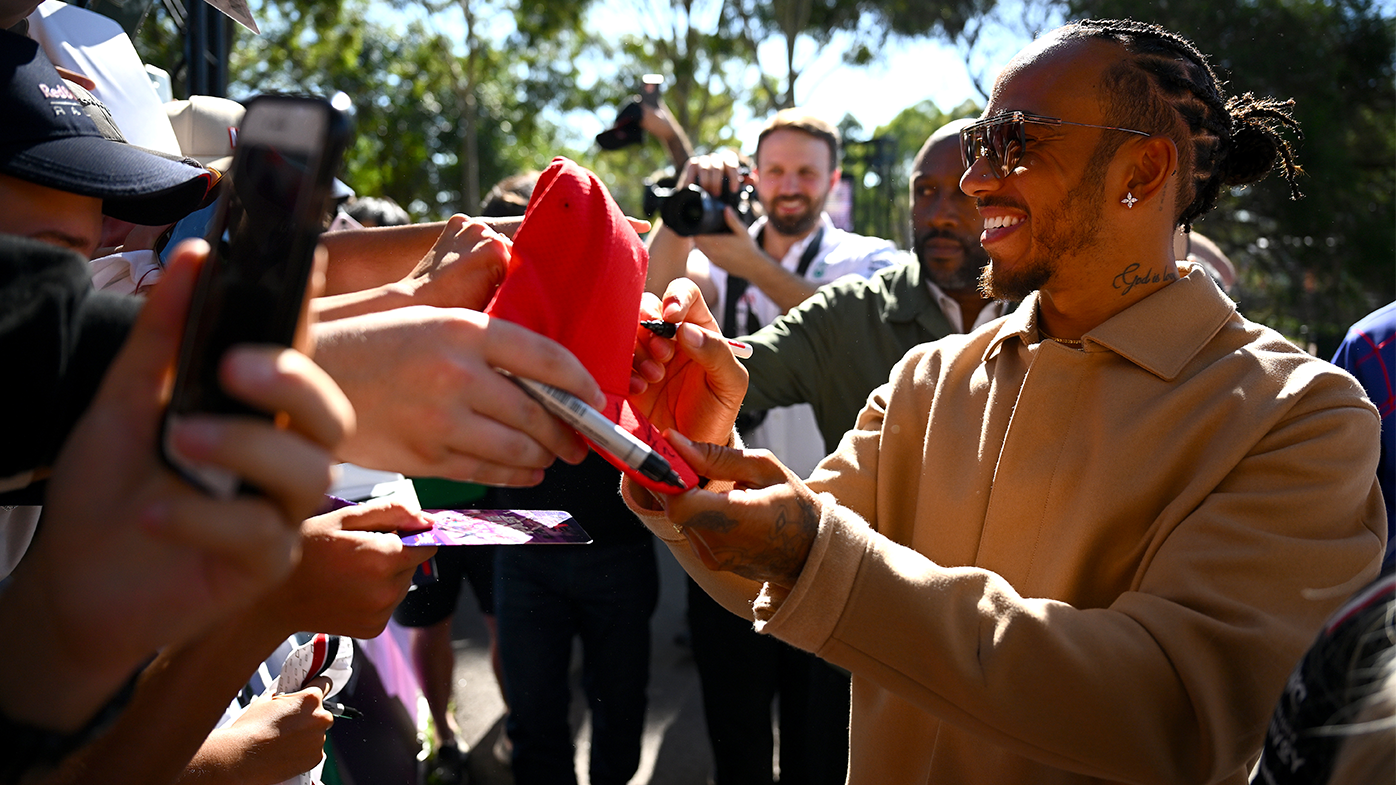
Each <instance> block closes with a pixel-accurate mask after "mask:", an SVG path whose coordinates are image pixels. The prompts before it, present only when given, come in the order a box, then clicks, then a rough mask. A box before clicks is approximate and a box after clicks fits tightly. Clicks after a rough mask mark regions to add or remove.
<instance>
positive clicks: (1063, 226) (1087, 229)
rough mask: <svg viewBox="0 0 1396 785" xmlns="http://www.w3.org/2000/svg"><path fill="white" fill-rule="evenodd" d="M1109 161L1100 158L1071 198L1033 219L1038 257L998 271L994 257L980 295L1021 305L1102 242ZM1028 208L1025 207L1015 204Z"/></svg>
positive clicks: (981, 280) (990, 201) (985, 201)
mask: <svg viewBox="0 0 1396 785" xmlns="http://www.w3.org/2000/svg"><path fill="white" fill-rule="evenodd" d="M1108 166H1109V158H1108V156H1094V157H1093V158H1092V161H1091V164H1090V165H1089V166H1088V167H1087V168H1086V171H1085V172H1083V173H1082V174H1081V178H1080V179H1079V180H1077V181H1076V185H1075V186H1073V187H1072V188H1071V189H1070V192H1069V193H1070V196H1068V197H1067V198H1066V200H1065V201H1064V202H1062V203H1061V205H1060V206H1058V207H1055V208H1051V209H1047V210H1043V211H1042V214H1041V216H1040V217H1038V218H1033V219H1032V220H1031V226H1032V230H1033V232H1034V234H1033V249H1034V250H1033V252H1032V253H1031V254H1030V255H1029V256H1028V257H1027V258H1026V259H1023V260H1021V261H1019V262H1018V263H1016V264H1014V265H1013V267H1012V268H1011V269H1007V270H998V269H995V267H994V259H993V254H992V253H990V254H989V264H988V265H987V266H986V267H985V268H984V271H983V273H982V274H981V275H980V277H979V292H980V294H982V295H984V297H986V298H989V299H993V300H1009V301H1012V302H1021V301H1023V300H1024V299H1026V298H1027V296H1028V295H1029V294H1032V293H1033V292H1035V291H1037V290H1039V289H1041V288H1042V287H1044V286H1046V285H1047V284H1048V283H1049V282H1050V281H1051V280H1052V278H1053V276H1055V275H1056V273H1057V268H1058V265H1060V264H1061V263H1062V260H1063V259H1069V258H1070V257H1072V256H1074V255H1077V254H1079V253H1081V252H1082V251H1085V250H1087V249H1089V248H1091V247H1092V246H1093V245H1095V243H1096V238H1097V236H1098V235H1099V233H1100V223H1101V218H1102V216H1103V214H1104V212H1105V170H1106V168H1107V167H1108ZM979 203H980V204H981V205H985V206H987V205H992V204H996V203H997V204H1010V202H1009V201H1008V200H995V198H994V197H992V196H990V197H987V198H985V199H981V200H979ZM1014 206H1016V207H1018V208H1019V209H1022V206H1021V205H1014Z"/></svg>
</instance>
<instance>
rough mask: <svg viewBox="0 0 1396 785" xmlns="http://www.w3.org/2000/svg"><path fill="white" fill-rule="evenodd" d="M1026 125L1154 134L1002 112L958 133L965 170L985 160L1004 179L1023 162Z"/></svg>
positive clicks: (995, 174) (1025, 113)
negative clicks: (1034, 124) (1067, 126)
mask: <svg viewBox="0 0 1396 785" xmlns="http://www.w3.org/2000/svg"><path fill="white" fill-rule="evenodd" d="M1028 123H1036V124H1038V125H1076V126H1080V127H1082V128H1100V129H1103V130H1106V131H1124V132H1125V133H1129V134H1139V135H1140V136H1153V134H1150V133H1147V132H1145V131H1136V130H1134V129H1133V128H1117V127H1115V126H1113V125H1092V124H1090V123H1073V122H1071V121H1070V120H1062V119H1059V118H1056V117H1042V116H1040V115H1035V114H1028V113H1027V112H1003V113H1002V114H996V115H994V116H993V117H990V118H989V119H987V120H980V121H979V122H977V123H975V124H974V125H971V126H969V127H968V128H965V129H964V130H963V131H961V132H960V160H961V161H963V162H964V165H965V169H969V168H970V167H971V166H973V165H974V162H975V161H978V160H979V159H980V158H982V157H988V159H989V164H990V169H991V170H992V171H993V173H994V177H996V178H999V179H1002V178H1004V177H1007V176H1008V173H1009V172H1011V171H1013V170H1014V168H1016V167H1017V166H1018V162H1019V161H1021V160H1023V150H1024V148H1025V147H1026V146H1027V131H1026V130H1025V128H1024V126H1026V125H1027V124H1028Z"/></svg>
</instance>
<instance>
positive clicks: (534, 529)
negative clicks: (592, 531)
mask: <svg viewBox="0 0 1396 785" xmlns="http://www.w3.org/2000/svg"><path fill="white" fill-rule="evenodd" d="M422 512H423V513H424V514H426V516H427V517H428V518H431V519H432V522H433V523H434V524H435V526H434V527H433V528H431V529H428V530H427V531H422V532H414V533H412V534H406V535H403V538H402V544H403V545H570V544H585V543H589V542H591V535H589V534H587V533H586V531H585V530H583V529H582V527H581V525H580V524H578V523H577V522H576V521H575V520H573V518H572V516H571V515H570V514H568V513H566V512H563V511H561V510H423V511H422Z"/></svg>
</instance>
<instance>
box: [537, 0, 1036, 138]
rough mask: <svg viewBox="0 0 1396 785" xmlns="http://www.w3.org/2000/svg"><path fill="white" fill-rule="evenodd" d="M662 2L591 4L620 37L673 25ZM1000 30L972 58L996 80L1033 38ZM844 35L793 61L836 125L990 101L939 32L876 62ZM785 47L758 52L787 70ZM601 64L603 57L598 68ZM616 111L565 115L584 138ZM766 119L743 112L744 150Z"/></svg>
mask: <svg viewBox="0 0 1396 785" xmlns="http://www.w3.org/2000/svg"><path fill="white" fill-rule="evenodd" d="M663 5H664V4H645V3H641V4H639V5H634V4H631V3H627V2H622V1H621V0H609V1H608V2H602V3H598V4H596V5H595V6H593V10H592V12H591V13H590V15H589V19H588V23H589V25H590V26H591V28H592V29H596V30H613V31H615V32H616V34H617V36H619V35H624V34H634V33H641V32H643V30H645V29H646V28H647V27H648V28H649V29H654V28H655V27H657V26H660V25H665V24H672V20H670V19H664V18H661V17H660V16H658V15H659V14H661V13H662V12H656V11H653V10H651V9H654V8H657V7H661V6H663ZM1003 5H1004V6H1005V7H1007V6H1010V5H1013V3H1012V2H1011V0H1010V2H1006V3H1003ZM646 6H648V8H646ZM695 7H697V8H699V9H700V10H699V11H698V12H697V16H698V18H697V20H696V22H695V25H696V26H697V27H699V28H700V29H712V27H714V26H715V20H705V19H703V18H702V13H703V10H702V9H704V8H708V9H712V11H714V12H715V10H716V8H717V4H716V3H708V4H704V3H701V2H699V3H695ZM995 33H996V34H995V35H993V36H986V37H987V38H991V39H992V45H987V46H981V47H980V48H979V50H978V51H976V53H975V57H974V63H973V65H974V67H975V69H976V70H977V71H978V72H981V73H983V74H984V75H985V77H986V79H988V80H990V81H991V80H992V74H993V72H994V70H996V69H997V68H999V67H1001V66H1002V65H1003V64H1005V63H1006V62H1007V61H1008V59H1009V58H1010V57H1011V56H1012V55H1013V54H1014V53H1015V52H1017V51H1018V50H1019V49H1021V48H1022V47H1023V45H1024V44H1026V43H1027V42H1028V36H1027V35H1026V34H1025V33H1014V32H1008V31H1006V30H1004V29H1001V28H995ZM846 40H847V39H844V38H837V37H836V38H835V40H834V42H833V43H832V44H831V45H830V46H829V47H827V48H826V49H825V50H824V51H822V52H821V51H817V47H816V45H815V43H814V42H813V41H812V40H811V39H809V38H805V37H802V38H800V39H798V41H797V44H796V51H795V62H796V67H797V69H799V70H800V71H801V75H800V77H799V79H798V80H797V81H796V90H795V100H796V103H797V105H799V106H802V107H804V108H806V109H808V110H809V111H810V112H811V113H813V114H815V115H817V116H820V117H823V118H824V119H826V120H828V121H829V122H831V123H834V124H837V123H839V121H841V120H842V119H843V117H844V115H845V114H850V115H852V116H853V117H854V119H856V120H857V121H858V122H859V123H860V124H861V125H862V126H863V129H864V131H865V132H866V133H867V134H868V135H871V134H872V132H873V130H874V129H875V128H877V127H878V126H880V125H885V124H887V123H888V122H889V121H890V120H892V118H894V117H896V116H897V114H898V113H899V112H901V111H902V110H903V109H906V108H907V107H909V106H913V105H915V104H917V103H920V102H921V101H923V100H926V99H930V100H932V101H934V102H935V104H936V106H938V107H939V108H941V109H942V110H949V109H952V108H954V107H956V106H959V105H960V104H961V103H963V102H965V101H966V100H973V101H975V102H977V103H981V104H982V103H983V101H984V99H983V97H982V96H981V95H980V94H979V92H978V91H977V90H976V89H975V87H974V84H973V81H972V80H971V78H970V74H969V70H968V68H967V67H966V64H965V61H964V58H963V55H962V53H961V52H960V51H959V50H957V49H956V48H955V47H953V46H951V45H949V44H946V43H944V42H942V41H939V40H933V39H921V40H917V41H893V42H891V43H890V44H889V45H888V46H887V47H886V48H885V49H884V50H883V51H882V53H881V57H880V58H879V60H878V62H876V63H874V64H872V65H869V66H861V67H858V66H851V65H847V64H844V63H843V62H842V61H841V57H840V55H841V53H842V52H843V51H844V49H845V48H846V47H845V45H844V44H845V43H846ZM784 48H785V41H784V39H783V38H779V37H776V38H771V39H768V40H767V41H765V42H764V43H763V44H762V46H761V47H760V49H759V51H758V58H759V60H760V63H761V65H762V66H763V68H764V70H765V71H766V73H769V74H780V75H783V74H784V73H785V51H784ZM603 67H604V64H602V66H601V67H599V68H598V69H597V71H598V72H599V71H600V70H601V68H603ZM588 76H590V74H588V73H585V72H584V78H586V77H588ZM636 76H637V80H638V75H636ZM987 86H988V85H987V83H986V87H987ZM612 117H613V116H608V115H601V116H596V115H591V114H584V113H574V114H572V115H569V116H568V117H567V118H566V123H565V126H566V127H568V128H570V129H571V130H572V132H573V133H574V134H575V135H576V140H577V141H582V140H587V139H590V138H591V137H592V136H594V135H595V134H597V133H599V132H600V131H602V130H604V129H605V128H606V127H607V126H608V125H609V124H610V121H611V120H612ZM766 119H767V118H766V117H764V116H763V117H752V116H750V113H749V112H746V113H739V114H738V117H737V120H736V132H737V138H738V139H739V140H740V141H741V143H742V146H743V148H744V149H747V150H750V149H753V148H754V147H755V145H756V136H757V134H758V133H759V132H760V130H761V127H762V125H763V124H764V123H765V121H766ZM696 141H697V140H695V142H696Z"/></svg>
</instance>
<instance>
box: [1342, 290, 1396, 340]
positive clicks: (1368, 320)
mask: <svg viewBox="0 0 1396 785" xmlns="http://www.w3.org/2000/svg"><path fill="white" fill-rule="evenodd" d="M1393 335H1396V301H1392V302H1390V303H1387V304H1386V305H1384V306H1382V307H1380V308H1378V309H1377V310H1375V311H1372V312H1371V313H1369V314H1367V315H1366V316H1364V317H1362V318H1361V319H1358V320H1357V322H1356V323H1354V324H1353V325H1352V327H1350V328H1349V329H1348V333H1347V337H1346V338H1344V339H1343V342H1344V343H1349V342H1353V343H1355V342H1365V343H1369V344H1370V345H1373V346H1376V345H1380V344H1382V343H1385V342H1386V341H1387V339H1389V338H1391V337H1392V336H1393Z"/></svg>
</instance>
